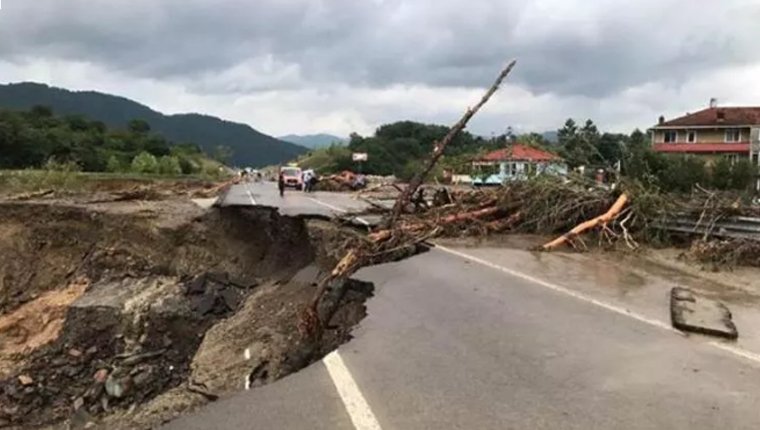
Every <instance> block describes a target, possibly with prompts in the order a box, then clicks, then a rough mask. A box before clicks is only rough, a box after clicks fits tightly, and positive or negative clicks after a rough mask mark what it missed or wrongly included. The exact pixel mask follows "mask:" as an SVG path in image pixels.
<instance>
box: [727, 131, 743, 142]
mask: <svg viewBox="0 0 760 430" xmlns="http://www.w3.org/2000/svg"><path fill="white" fill-rule="evenodd" d="M741 140H742V131H741V130H739V129H737V128H729V129H728V130H726V142H739V141H741Z"/></svg>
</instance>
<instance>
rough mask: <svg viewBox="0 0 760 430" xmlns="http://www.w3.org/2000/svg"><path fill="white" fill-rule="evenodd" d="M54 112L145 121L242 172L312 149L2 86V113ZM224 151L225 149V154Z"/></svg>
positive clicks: (224, 125)
mask: <svg viewBox="0 0 760 430" xmlns="http://www.w3.org/2000/svg"><path fill="white" fill-rule="evenodd" d="M34 106H49V107H51V108H52V109H53V111H54V112H56V113H58V114H61V115H83V116H85V117H87V118H90V119H91V120H94V121H101V122H103V123H104V124H106V125H108V126H109V127H112V128H116V129H118V128H121V129H125V128H126V126H127V124H129V122H130V121H132V120H135V119H138V120H143V121H145V122H147V123H148V125H150V128H151V130H153V131H154V132H156V133H159V134H161V135H163V136H164V137H165V138H166V139H168V140H170V141H173V142H177V143H193V144H196V145H198V146H200V147H201V148H202V149H203V150H204V151H205V152H207V153H209V154H212V153H214V152H217V151H220V150H221V151H222V152H226V153H228V154H229V155H230V159H229V161H230V162H231V163H232V164H236V165H240V166H254V167H258V166H265V165H269V164H276V163H281V162H285V161H288V160H291V159H293V158H296V157H297V156H298V155H299V154H302V153H304V152H306V148H303V147H301V146H298V145H295V144H292V143H289V142H283V141H281V140H278V139H275V138H274V137H271V136H268V135H266V134H263V133H260V132H258V131H256V130H255V129H253V128H251V127H249V126H248V125H245V124H239V123H234V122H229V121H224V120H222V119H219V118H216V117H212V116H207V115H200V114H179V115H164V114H162V113H160V112H156V111H154V110H152V109H150V108H149V107H147V106H144V105H142V104H139V103H137V102H134V101H132V100H129V99H126V98H123V97H118V96H113V95H109V94H103V93H98V92H92V91H87V92H73V91H68V90H64V89H60V88H54V87H49V86H47V85H42V84H35V83H20V84H10V85H0V108H12V109H31V108H32V107H34ZM220 147H221V148H220Z"/></svg>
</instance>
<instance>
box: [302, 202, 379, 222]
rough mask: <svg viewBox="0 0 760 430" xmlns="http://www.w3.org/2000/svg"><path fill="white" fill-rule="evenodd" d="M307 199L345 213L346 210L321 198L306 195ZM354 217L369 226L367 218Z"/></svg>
mask: <svg viewBox="0 0 760 430" xmlns="http://www.w3.org/2000/svg"><path fill="white" fill-rule="evenodd" d="M307 199H309V200H311V201H313V202H314V203H316V204H318V205H322V206H324V207H326V208H328V209H332V210H334V211H338V212H340V213H343V214H344V213H346V212H348V211H347V210H346V209H343V208H339V207H338V206H333V205H331V204H329V203H325V202H323V201H321V200H317V199H315V198H313V197H307ZM354 219H355V220H357V221H359V222H360V223H362V224H364V225H365V226H368V227H369V222H368V221H367V220H365V219H364V218H361V217H354Z"/></svg>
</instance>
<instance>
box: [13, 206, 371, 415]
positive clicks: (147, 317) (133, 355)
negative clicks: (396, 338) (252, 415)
mask: <svg viewBox="0 0 760 430" xmlns="http://www.w3.org/2000/svg"><path fill="white" fill-rule="evenodd" d="M350 234H352V233H351V232H349V231H345V230H339V229H337V228H336V227H335V226H334V225H332V224H330V223H327V222H324V221H305V220H301V219H293V218H284V217H280V216H279V215H277V214H276V213H273V212H270V211H265V210H254V209H234V208H225V209H211V210H209V211H204V210H202V209H200V208H199V207H197V206H196V205H194V204H192V203H191V202H189V201H186V200H170V201H113V202H108V203H99V204H79V203H76V202H69V203H62V202H49V201H48V202H44V201H41V202H35V201H24V202H19V201H13V202H8V201H6V202H0V428H5V427H7V428H39V427H53V428H58V427H60V428H66V427H70V428H84V427H86V426H89V427H92V425H93V424H94V426H95V427H97V428H150V427H153V426H155V425H158V424H160V423H162V422H165V421H168V420H170V419H172V418H174V417H176V416H177V415H179V414H181V413H185V412H187V411H189V410H191V409H192V408H194V407H197V406H199V405H201V404H203V403H205V402H208V401H210V400H214V399H216V398H217V397H218V396H224V395H228V394H230V393H233V392H235V391H239V390H242V389H245V388H246V387H255V386H257V385H261V384H266V383H269V382H271V381H274V380H276V379H279V378H281V377H283V376H285V375H287V374H289V373H292V372H295V371H297V370H299V369H301V368H303V367H305V366H307V365H308V364H310V363H312V362H314V361H316V360H318V359H320V358H321V357H322V356H324V355H325V354H326V353H328V352H329V351H331V350H333V349H334V348H336V347H337V346H338V345H339V344H341V343H343V342H345V341H347V340H348V338H349V336H350V331H351V329H352V327H353V326H355V325H356V324H357V323H358V322H359V321H360V320H361V319H362V318H363V317H364V316H365V308H364V302H365V300H366V299H367V298H368V297H369V296H370V295H371V294H372V285H367V284H363V283H360V282H355V281H349V288H347V289H345V290H341V291H340V292H338V291H336V292H335V293H334V297H331V298H330V300H332V301H333V302H334V303H337V310H336V312H335V313H334V315H333V316H332V319H331V321H330V322H329V324H328V328H327V330H326V332H325V334H324V336H323V337H322V338H321V339H320V340H319V341H309V342H307V341H304V340H303V339H302V337H301V336H300V335H299V334H298V332H297V314H298V312H299V310H300V309H301V306H302V305H303V304H304V303H306V302H307V300H308V299H309V298H310V297H311V296H312V294H313V291H314V285H313V284H314V282H315V280H316V279H317V277H318V276H319V275H320V273H321V270H327V269H328V268H331V266H332V264H334V263H335V259H336V257H337V256H336V255H332V254H331V250H332V252H337V250H338V249H339V248H340V246H339V245H340V243H341V242H342V241H344V240H345V237H346V235H350ZM90 423H93V424H90Z"/></svg>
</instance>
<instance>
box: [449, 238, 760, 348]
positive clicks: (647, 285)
mask: <svg viewBox="0 0 760 430" xmlns="http://www.w3.org/2000/svg"><path fill="white" fill-rule="evenodd" d="M545 239H546V238H544V237H539V236H530V235H526V236H503V237H499V238H496V239H487V240H474V239H454V240H440V241H438V242H439V243H441V244H443V245H445V246H447V247H450V248H453V249H458V250H461V251H463V252H466V253H467V254H469V255H472V256H474V257H477V258H482V259H484V260H487V261H489V262H492V263H494V264H498V265H501V266H504V267H507V268H510V269H513V270H519V271H520V272H524V273H529V274H532V275H534V276H536V277H538V278H540V279H542V280H545V281H548V282H553V283H557V284H559V285H562V286H563V287H565V288H569V289H572V290H574V291H578V292H579V293H582V294H586V295H588V296H590V297H593V298H597V299H599V300H603V301H605V302H608V303H611V304H614V305H617V306H620V307H623V308H625V309H629V310H631V311H632V312H635V313H637V314H640V315H643V316H645V317H647V318H652V319H656V320H658V321H662V322H664V323H667V324H670V291H671V289H672V288H673V287H685V288H689V289H692V290H694V291H695V292H698V293H699V294H701V295H704V296H705V297H707V298H710V299H713V300H717V301H720V302H722V303H725V304H726V305H727V306H728V307H729V308H730V310H731V313H732V315H733V320H734V323H735V324H736V326H737V328H738V331H739V339H738V340H737V341H736V342H735V345H736V346H738V347H741V348H743V349H746V350H748V351H750V352H752V353H755V354H758V355H760V330H755V327H760V277H758V276H757V275H756V274H753V271H754V272H757V273H760V271H758V270H757V269H741V270H737V271H736V272H738V273H734V272H727V273H725V274H721V273H710V272H705V271H702V270H700V269H699V267H697V266H692V267H691V268H690V271H686V270H680V269H678V268H676V267H673V266H675V265H676V264H674V265H673V266H671V265H668V264H666V263H664V262H663V260H665V259H666V258H667V259H674V258H675V254H674V253H672V252H661V251H658V250H651V251H648V252H645V253H633V252H589V253H577V252H573V251H559V252H553V253H546V252H536V251H529V250H528V249H529V248H532V247H534V246H536V245H539V244H541V243H543V242H544V241H545ZM663 254H665V255H667V257H666V258H663V257H662V255H663ZM674 263H677V262H674ZM678 265H680V266H684V267H685V266H686V264H683V263H679V264H678ZM740 274H741V276H739V275H740ZM694 336H697V337H699V335H694Z"/></svg>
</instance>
